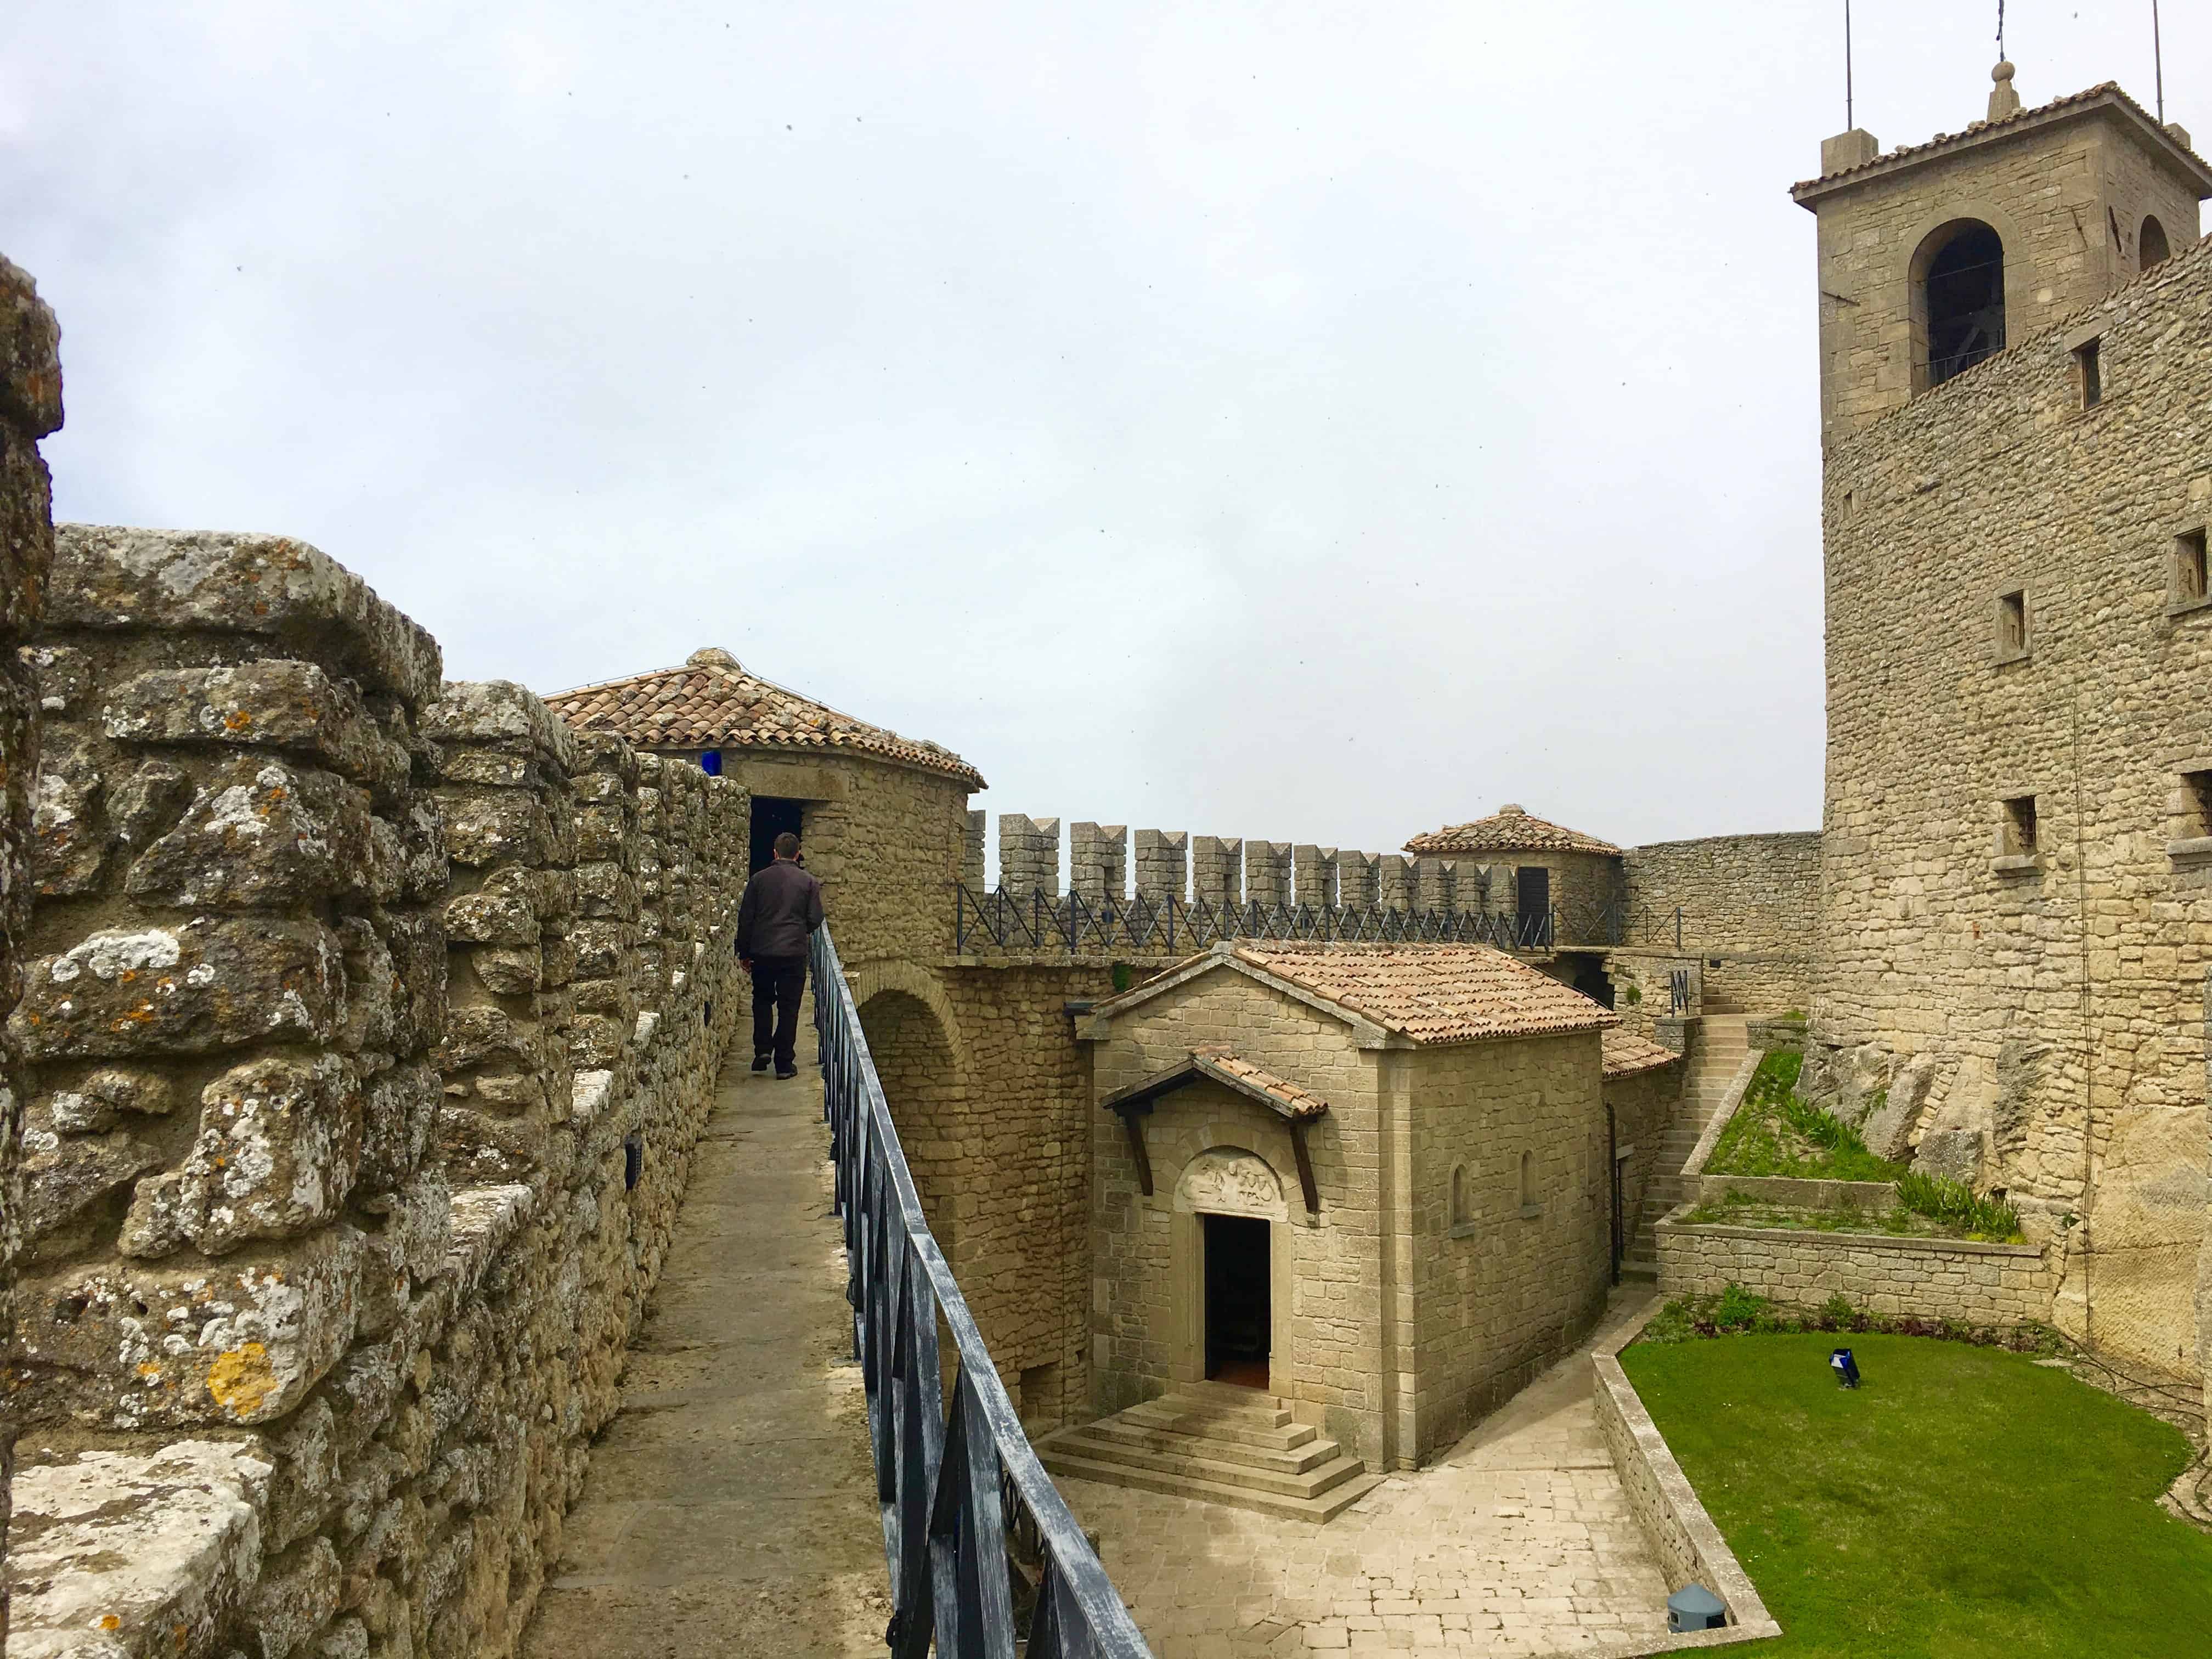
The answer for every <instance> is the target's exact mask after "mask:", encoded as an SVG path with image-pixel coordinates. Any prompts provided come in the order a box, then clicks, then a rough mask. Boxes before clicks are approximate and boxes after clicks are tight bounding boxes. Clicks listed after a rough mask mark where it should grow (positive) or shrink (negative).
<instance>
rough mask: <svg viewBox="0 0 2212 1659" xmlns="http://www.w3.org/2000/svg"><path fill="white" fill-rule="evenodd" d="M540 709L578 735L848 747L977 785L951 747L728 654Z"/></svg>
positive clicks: (549, 701)
mask: <svg viewBox="0 0 2212 1659" xmlns="http://www.w3.org/2000/svg"><path fill="white" fill-rule="evenodd" d="M545 703H546V706H547V707H548V708H551V709H552V711H553V712H554V713H555V714H558V715H559V716H560V717H561V718H562V720H565V721H567V722H568V725H570V726H574V728H575V729H576V730H578V731H580V732H613V733H614V734H615V735H616V736H617V737H620V738H624V739H625V740H627V741H628V742H629V743H631V744H635V746H636V747H638V748H640V749H717V748H720V749H731V748H736V749H780V750H855V751H858V752H859V753H860V754H864V755H874V756H878V757H881V758H883V759H885V760H893V761H901V762H903V763H905V764H907V765H908V766H917V767H920V768H921V769H923V770H925V771H930V772H935V773H937V774H939V775H940V776H944V777H948V778H951V779H954V780H956V781H958V782H961V783H964V784H966V785H967V786H968V787H969V789H971V790H975V789H981V788H982V787H984V784H983V779H982V775H981V774H980V773H979V772H977V771H976V770H975V768H974V767H972V766H970V765H969V764H968V763H967V762H966V761H964V760H962V759H961V758H960V757H959V756H957V755H956V754H954V753H953V752H952V751H951V750H949V749H945V748H943V747H940V746H939V744H933V743H925V742H922V741H921V740H920V739H918V738H902V737H901V736H899V734H898V733H897V732H886V731H884V729H883V728H882V727H881V726H870V725H869V724H868V723H867V722H866V721H865V720H854V718H853V717H852V716H851V715H850V714H840V713H839V712H838V711H837V710H836V709H834V708H829V707H828V706H827V705H826V704H823V703H818V702H811V701H810V700H809V699H807V698H805V697H802V696H799V693H797V692H796V691H793V690H788V689H787V688H786V687H784V686H781V685H778V684H775V682H774V681H772V680H764V679H763V678H760V677H759V676H758V675H757V674H750V673H747V672H746V671H745V670H744V668H743V667H741V666H740V665H738V659H736V658H735V657H733V656H732V655H731V654H730V653H728V652H726V651H719V650H714V649H712V648H709V649H708V650H704V651H695V652H693V653H691V656H690V659H689V660H688V661H686V662H685V663H684V665H683V666H682V667H680V668H659V669H655V670H653V671H652V672H650V673H646V674H632V675H630V676H629V677H628V678H624V679H619V680H603V681H601V682H600V683H599V684H597V685H580V686H578V687H576V688H575V689H574V690H570V691H556V692H555V693H553V695H552V696H549V697H547V698H546V699H545Z"/></svg>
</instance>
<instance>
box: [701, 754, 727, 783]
mask: <svg viewBox="0 0 2212 1659" xmlns="http://www.w3.org/2000/svg"><path fill="white" fill-rule="evenodd" d="M699 769H700V770H701V771H702V772H704V773H705V774H706V775H708V777H710V778H719V777H720V776H721V775H722V751H721V750H719V749H708V750H702V751H701V753H700V756H699Z"/></svg>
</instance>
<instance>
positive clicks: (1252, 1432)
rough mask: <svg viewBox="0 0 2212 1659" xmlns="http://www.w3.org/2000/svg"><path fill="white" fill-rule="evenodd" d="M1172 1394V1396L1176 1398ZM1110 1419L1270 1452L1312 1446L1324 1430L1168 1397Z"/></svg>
mask: <svg viewBox="0 0 2212 1659" xmlns="http://www.w3.org/2000/svg"><path fill="white" fill-rule="evenodd" d="M1172 1397H1173V1396H1172V1395H1170V1396H1169V1398H1172ZM1103 1420H1104V1421H1106V1422H1109V1423H1111V1422H1115V1421H1120V1422H1124V1423H1127V1424H1130V1425H1133V1426H1134V1427H1138V1428H1141V1429H1144V1430H1146V1431H1148V1432H1151V1433H1156V1434H1180V1435H1184V1436H1199V1437H1203V1438H1206V1439H1208V1440H1223V1441H1229V1442H1232V1443H1235V1444H1237V1445H1242V1446H1253V1447H1257V1448H1259V1449H1262V1450H1267V1451H1283V1452H1287V1451H1292V1450H1295V1449H1297V1448H1298V1447H1300V1446H1304V1445H1309V1444H1310V1443H1312V1442H1313V1441H1314V1440H1316V1438H1318V1437H1319V1436H1320V1433H1321V1431H1320V1430H1318V1429H1316V1428H1315V1427H1314V1426H1313V1425H1311V1424H1310V1423H1266V1424H1262V1423H1253V1422H1244V1421H1240V1420H1239V1419H1237V1418H1236V1417H1234V1416H1231V1415H1228V1414H1225V1413H1219V1412H1192V1411H1183V1410H1178V1409H1176V1407H1172V1406H1170V1405H1168V1404H1166V1402H1165V1401H1164V1400H1155V1401H1151V1402H1150V1403H1149V1404H1146V1405H1142V1406H1132V1407H1129V1409H1128V1410H1127V1411H1125V1412H1122V1413H1119V1414H1118V1416H1117V1417H1110V1418H1107V1419H1103Z"/></svg>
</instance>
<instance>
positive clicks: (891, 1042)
mask: <svg viewBox="0 0 2212 1659" xmlns="http://www.w3.org/2000/svg"><path fill="white" fill-rule="evenodd" d="M860 1030H861V1032H862V1034H863V1035H864V1036H866V1038H867V1039H868V1053H869V1054H871V1055H872V1056H873V1058H874V1060H875V1062H876V1075H877V1076H878V1078H879V1079H882V1081H883V1085H884V1103H885V1104H886V1105H888V1106H889V1107H890V1109H891V1122H892V1124H893V1126H894V1127H896V1129H897V1130H898V1137H899V1145H900V1146H902V1147H904V1148H905V1149H906V1161H907V1167H908V1168H909V1169H910V1170H913V1171H914V1186H915V1192H916V1194H919V1195H920V1197H921V1212H922V1215H923V1216H924V1217H925V1218H927V1221H928V1222H929V1231H931V1232H932V1233H933V1234H934V1235H935V1236H936V1238H937V1245H938V1248H939V1249H940V1250H942V1251H944V1252H945V1260H946V1261H957V1258H956V1256H955V1255H954V1253H953V1244H954V1228H955V1218H954V1214H953V1203H952V1200H953V1198H954V1196H955V1194H957V1191H958V1187H957V1182H958V1180H959V1174H960V1109H961V1106H962V1103H963V1099H962V1090H961V1087H960V1081H959V1077H958V1074H957V1070H956V1068H955V1066H954V1064H953V1059H952V1041H951V1037H950V1036H948V1035H947V1034H946V1032H945V1025H944V1023H943V1022H942V1021H941V1020H939V1018H938V1017H937V1014H936V1012H935V1011H934V1010H933V1009H932V1008H931V1007H930V1006H929V1005H928V1004H927V1003H926V1002H924V1001H922V1000H921V998H919V997H917V996H914V995H912V994H908V992H905V991H878V993H877V994H875V995H873V996H872V997H870V998H869V999H868V1000H866V1002H865V1003H863V1004H861V1005H860Z"/></svg>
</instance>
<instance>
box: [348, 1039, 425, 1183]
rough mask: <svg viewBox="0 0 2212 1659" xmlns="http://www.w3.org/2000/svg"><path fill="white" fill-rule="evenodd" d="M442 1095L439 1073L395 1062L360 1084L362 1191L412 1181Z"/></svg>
mask: <svg viewBox="0 0 2212 1659" xmlns="http://www.w3.org/2000/svg"><path fill="white" fill-rule="evenodd" d="M441 1098H442V1097H441V1092H440V1089H439V1081H438V1074H437V1073H435V1072H434V1071H432V1070H431V1069H430V1068H429V1067H428V1066H418V1065H410V1066H395V1067H393V1068H392V1070H391V1071H388V1072H386V1073H383V1074H382V1075H380V1076H378V1077H374V1078H371V1079H369V1080H368V1083H367V1084H366V1085H364V1086H363V1088H362V1156H361V1173H360V1176H359V1177H358V1184H359V1186H360V1188H361V1189H362V1191H364V1192H369V1193H387V1192H395V1191H398V1189H400V1188H404V1187H405V1186H406V1185H407V1184H408V1182H410V1180H412V1179H413V1177H414V1175H415V1170H416V1166H417V1165H418V1164H421V1162H422V1153H423V1151H424V1149H425V1148H426V1147H428V1145H429V1142H430V1136H431V1134H432V1133H433V1132H434V1129H435V1125H436V1123H437V1118H438V1106H439V1102H440V1100H441Z"/></svg>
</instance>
